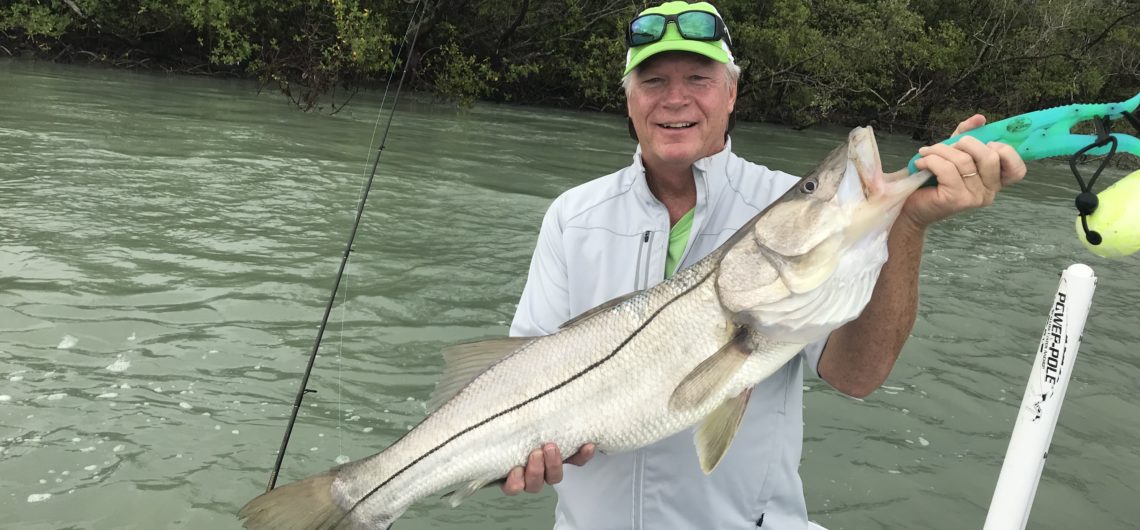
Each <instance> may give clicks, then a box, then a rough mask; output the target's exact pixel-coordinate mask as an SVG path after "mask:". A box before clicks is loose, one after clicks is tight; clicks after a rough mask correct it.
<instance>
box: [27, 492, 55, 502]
mask: <svg viewBox="0 0 1140 530" xmlns="http://www.w3.org/2000/svg"><path fill="white" fill-rule="evenodd" d="M50 498H51V494H50V493H33V494H31V495H28V502H42V501H46V500H48V499H50Z"/></svg>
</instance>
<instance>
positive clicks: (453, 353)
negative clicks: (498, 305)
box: [428, 337, 534, 411]
mask: <svg viewBox="0 0 1140 530" xmlns="http://www.w3.org/2000/svg"><path fill="white" fill-rule="evenodd" d="M532 340H534V337H508V338H502V339H491V340H484V341H479V342H466V343H463V344H456V345H454V346H448V347H447V348H444V349H443V352H442V353H443V362H444V368H443V376H442V377H440V379H439V383H437V384H436V386H435V390H434V391H433V392H432V394H431V397H430V398H428V410H430V411H434V410H436V409H438V408H439V407H440V406H441V405H443V404H444V403H447V401H448V400H449V399H451V398H453V397H455V395H456V394H458V393H459V391H460V390H462V389H463V387H465V386H467V384H468V383H470V382H471V381H472V380H474V379H475V378H476V377H478V376H479V374H481V373H483V372H485V371H486V370H487V369H488V368H490V367H491V365H493V364H495V363H497V362H499V361H500V360H502V359H503V358H504V357H506V356H508V355H510V354H512V353H514V352H516V351H518V350H520V349H521V348H522V347H523V346H525V345H527V344H528V343H530V342H531V341H532Z"/></svg>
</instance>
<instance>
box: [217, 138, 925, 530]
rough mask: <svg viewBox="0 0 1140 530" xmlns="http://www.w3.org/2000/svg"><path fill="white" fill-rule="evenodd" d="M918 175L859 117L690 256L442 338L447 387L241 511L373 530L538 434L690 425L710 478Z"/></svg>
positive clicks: (544, 438)
mask: <svg viewBox="0 0 1140 530" xmlns="http://www.w3.org/2000/svg"><path fill="white" fill-rule="evenodd" d="M927 177H929V172H925V171H923V172H919V173H916V174H914V175H909V174H908V173H907V172H906V171H905V170H902V171H899V172H895V173H892V174H889V175H884V174H883V172H882V169H881V167H880V164H879V157H878V149H877V146H876V145H875V140H874V135H873V133H872V132H871V130H870V128H861V129H855V130H854V131H852V133H851V134H850V135H849V138H848V143H847V144H845V145H844V146H841V147H840V148H838V149H836V150H835V151H833V152H832V153H831V154H829V155H828V157H827V158H825V159H824V161H823V163H821V164H820V165H819V166H818V167H817V168H816V169H815V170H813V171H812V172H811V173H809V174H808V175H807V176H805V177H804V178H803V179H801V181H800V183H799V184H797V185H796V186H795V187H793V188H792V189H790V190H789V191H788V192H787V193H785V194H784V195H783V196H782V197H781V198H780V199H778V200H777V201H776V202H774V203H773V204H772V205H770V206H769V207H768V208H766V209H765V210H764V211H762V212H760V213H759V214H758V215H757V216H756V217H754V218H753V219H752V220H751V221H749V222H748V223H746V224H745V225H744V226H743V227H742V228H741V229H740V230H739V231H738V232H737V233H735V234H734V235H733V236H732V237H731V238H729V240H728V241H727V242H726V243H725V244H724V245H722V246H721V247H720V248H718V249H717V250H716V251H714V252H713V253H711V254H710V255H708V256H706V257H705V258H704V259H702V260H700V261H699V262H698V263H696V264H694V265H693V266H691V267H688V268H686V269H684V270H681V271H678V272H677V273H676V274H675V275H674V276H673V277H672V278H671V279H669V280H667V281H665V282H664V283H662V284H659V285H657V286H655V287H653V288H650V289H647V290H645V291H642V292H640V293H637V294H635V295H632V296H631V297H629V298H627V299H625V300H622V301H619V302H615V303H613V304H612V305H603V306H599V308H597V309H596V310H595V311H592V312H588V316H586V317H581V318H577V319H575V320H574V321H572V322H570V323H568V324H567V325H566V326H564V327H563V329H561V330H559V331H558V332H557V333H554V334H552V335H549V336H546V337H540V338H535V339H533V340H530V341H529V342H526V343H525V344H523V343H522V342H516V341H489V342H487V343H482V344H481V345H480V344H474V345H468V346H464V347H460V348H459V349H457V350H454V352H453V353H452V354H451V355H452V356H451V357H449V360H448V373H445V378H444V381H445V382H447V383H448V384H447V385H444V384H442V383H441V391H442V389H446V390H447V392H444V394H446V393H448V392H455V395H454V396H451V397H450V399H447V400H446V401H444V402H443V404H442V405H441V406H440V407H439V408H438V409H437V410H435V411H434V412H432V413H431V414H430V415H428V417H427V418H426V419H424V420H423V421H422V422H421V423H420V424H419V425H417V426H416V427H415V428H413V429H412V430H410V431H409V432H408V433H407V434H406V435H405V436H403V437H402V438H401V439H399V440H397V441H396V442H395V443H393V444H392V445H391V446H390V447H389V448H388V449H386V450H384V451H383V452H380V453H377V454H375V455H373V456H370V457H367V458H364V459H361V460H357V461H354V462H350V463H348V464H345V465H343V466H339V467H337V468H333V469H332V470H330V471H328V472H326V473H322V474H319V475H315V476H313V477H309V478H307V479H304V480H301V481H298V482H294V483H290V484H287V485H285V486H282V487H280V488H278V489H276V490H273V491H271V492H268V493H266V494H264V495H261V496H259V497H257V498H256V499H254V500H252V501H250V502H249V503H248V504H247V505H246V506H245V507H244V508H242V511H241V512H240V514H239V515H240V517H242V518H243V519H244V524H245V525H246V527H248V528H251V529H263V528H275V529H276V528H281V529H294V530H307V529H317V528H379V529H381V530H383V529H387V528H388V527H389V526H390V525H391V524H392V522H393V521H395V519H396V518H398V517H399V516H400V515H401V514H402V513H403V512H404V511H405V510H407V508H408V507H409V506H410V505H412V504H413V503H415V502H417V501H419V500H421V499H424V498H426V497H428V496H430V495H432V494H433V493H436V492H439V491H446V489H447V488H458V489H457V491H456V493H455V494H454V496H453V497H452V503H453V504H456V503H458V502H459V501H461V500H462V499H463V498H464V497H465V496H467V495H470V494H471V493H474V491H475V490H476V489H478V487H480V486H482V485H485V484H487V483H490V482H492V481H495V480H498V479H501V478H502V477H504V476H505V475H506V474H507V473H508V471H509V470H510V469H511V468H513V467H515V466H519V465H522V464H524V463H525V462H526V460H527V456H528V455H529V454H530V452H531V451H533V450H534V449H535V448H537V447H539V446H540V445H541V444H543V443H547V442H554V443H556V444H557V445H558V446H559V447H561V448H563V449H566V448H577V447H580V446H581V445H583V444H585V443H591V442H592V443H595V444H597V448H598V449H599V450H601V451H604V452H611V453H616V452H622V451H629V450H633V449H637V448H640V447H645V446H647V445H650V444H652V443H654V442H657V441H659V440H661V439H664V438H665V437H667V436H670V435H673V434H675V433H677V432H680V431H682V430H685V429H687V428H689V427H690V426H693V425H696V424H698V423H700V426H699V427H698V429H697V430H696V435H695V442H696V453H697V455H695V456H696V457H698V458H699V461H700V464H701V466H702V468H703V469H704V470H705V471H706V472H712V471H713V468H715V466H716V463H717V462H718V461H719V459H720V457H721V455H723V453H724V451H725V450H727V448H728V444H729V443H731V440H732V436H733V434H734V433H735V429H736V426H737V424H738V422H739V421H740V417H741V416H742V415H743V410H744V407H745V406H746V405H747V401H748V396H749V394H748V392H750V390H751V388H752V387H753V386H755V385H756V384H757V383H759V382H760V381H762V380H763V379H764V378H766V377H768V376H769V375H771V374H772V373H774V372H775V371H777V370H779V369H780V367H781V366H783V365H784V364H785V363H786V362H787V361H788V360H789V359H790V358H791V357H793V356H794V355H796V353H797V352H798V351H800V349H801V348H803V346H804V345H806V344H808V343H811V342H814V341H816V340H820V339H822V338H824V337H826V336H827V334H828V333H830V332H831V331H832V330H834V329H835V328H837V327H839V326H840V325H842V324H843V323H845V322H848V321H850V320H852V319H854V318H855V317H857V316H858V315H859V313H860V312H861V311H862V309H863V307H864V306H865V305H866V303H867V301H868V300H869V299H870V296H871V293H872V291H873V289H874V285H875V282H876V280H877V278H878V274H879V270H880V268H881V267H882V265H883V263H884V262H885V261H886V257H887V252H886V239H887V233H888V232H889V230H890V227H891V225H892V224H893V222H894V219H895V218H896V217H897V215H898V212H899V209H900V208H901V205H902V202H903V201H905V199H906V197H907V196H909V194H910V193H911V192H913V191H914V190H915V189H917V188H918V186H919V185H920V184H921V183H922V182H924V181H925V180H926V178H927ZM499 349H504V350H505V351H501V352H499V351H498V350H499ZM453 360H454V361H455V362H454V364H452V362H453ZM469 371H470V372H471V373H470V374H469V373H468V372H469ZM475 374H478V375H475ZM468 379H470V381H468ZM457 389H458V390H457ZM456 390H457V391H456ZM433 401H434V400H433Z"/></svg>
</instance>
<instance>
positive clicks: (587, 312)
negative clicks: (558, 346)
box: [559, 291, 641, 329]
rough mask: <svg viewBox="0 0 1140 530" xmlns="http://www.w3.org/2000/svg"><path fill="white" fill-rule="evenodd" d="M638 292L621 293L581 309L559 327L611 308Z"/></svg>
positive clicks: (572, 324) (564, 326)
mask: <svg viewBox="0 0 1140 530" xmlns="http://www.w3.org/2000/svg"><path fill="white" fill-rule="evenodd" d="M639 294H641V291H634V292H632V293H628V294H623V295H621V296H619V297H617V298H614V299H613V300H610V301H608V302H602V303H601V304H599V305H598V306H596V307H594V308H592V309H587V310H585V311H583V312H582V313H581V314H579V315H578V316H576V317H574V318H571V319H570V320H567V321H566V322H565V323H563V324H562V325H561V326H559V329H566V328H568V327H571V326H574V325H577V324H578V323H579V322H581V321H583V320H586V319H587V318H590V317H592V316H594V315H596V314H598V313H601V312H602V311H605V310H607V309H612V308H613V307H615V306H617V305H618V304H620V303H622V302H624V301H626V300H629V299H630V298H633V297H635V296H637V295H639Z"/></svg>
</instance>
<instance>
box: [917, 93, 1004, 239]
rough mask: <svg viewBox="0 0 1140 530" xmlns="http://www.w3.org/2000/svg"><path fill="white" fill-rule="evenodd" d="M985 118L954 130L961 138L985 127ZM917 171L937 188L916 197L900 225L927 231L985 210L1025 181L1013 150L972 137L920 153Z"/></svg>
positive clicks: (975, 118)
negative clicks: (945, 221)
mask: <svg viewBox="0 0 1140 530" xmlns="http://www.w3.org/2000/svg"><path fill="white" fill-rule="evenodd" d="M985 123H986V118H985V116H982V115H981V114H975V115H973V116H971V117H969V118H967V119H966V120H964V121H963V122H962V123H959V124H958V128H957V129H954V134H955V135H957V134H960V133H963V132H966V131H969V130H971V129H976V128H978V127H981V126H982V125H985ZM918 152H919V154H921V155H922V158H920V159H918V161H917V162H915V167H917V168H918V169H929V170H930V172H931V173H934V176H935V177H937V178H938V186H937V187H931V188H922V189H920V190H918V191H916V192H914V193H913V194H912V195H911V196H910V198H909V199H907V202H906V205H905V206H903V211H902V215H901V216H900V220H904V219H905V220H906V221H909V222H911V223H912V224H913V225H914V226H915V227H916V228H919V229H925V228H926V227H927V226H930V225H931V224H932V223H934V222H937V221H940V220H942V219H945V218H947V217H950V216H952V215H954V214H957V213H959V212H962V211H965V210H968V209H971V208H979V207H982V206H988V205H990V204H991V203H993V201H994V196H995V195H997V192H998V191H1000V190H1001V189H1002V187H1004V186H1008V185H1010V184H1013V183H1015V182H1018V181H1020V180H1021V179H1022V178H1024V177H1025V171H1026V170H1025V162H1023V161H1022V160H1021V156H1020V155H1018V154H1017V151H1015V150H1014V149H1013V148H1012V147H1010V146H1009V145H1006V144H1003V143H1001V142H990V143H988V144H983V143H982V142H980V141H978V140H977V139H975V138H972V137H965V138H962V139H961V140H958V142H956V143H955V144H954V145H950V146H947V145H942V144H935V145H931V146H927V147H923V148H921V149H919V150H918Z"/></svg>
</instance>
